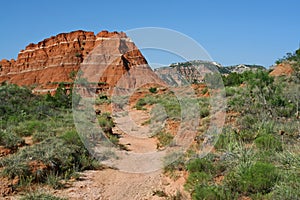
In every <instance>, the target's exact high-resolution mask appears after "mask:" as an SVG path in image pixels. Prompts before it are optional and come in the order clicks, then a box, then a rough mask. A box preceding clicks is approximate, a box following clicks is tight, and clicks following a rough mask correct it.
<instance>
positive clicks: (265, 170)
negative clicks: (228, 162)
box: [226, 162, 279, 195]
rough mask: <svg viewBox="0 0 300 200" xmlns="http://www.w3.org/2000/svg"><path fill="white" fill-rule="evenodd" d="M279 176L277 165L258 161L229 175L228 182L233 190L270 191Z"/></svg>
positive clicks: (245, 192) (241, 191)
mask: <svg viewBox="0 0 300 200" xmlns="http://www.w3.org/2000/svg"><path fill="white" fill-rule="evenodd" d="M278 178H279V174H278V171H277V170H276V167H275V166H274V165H272V164H270V163H263V162H256V163H254V164H253V165H251V166H250V167H240V168H239V170H237V171H234V172H232V173H230V174H228V175H227V177H226V181H227V182H226V183H227V185H228V187H229V188H230V189H231V191H233V192H239V193H243V194H247V195H249V194H256V193H261V194H266V193H269V192H270V191H271V190H272V188H273V187H274V185H275V184H276V182H277V180H278Z"/></svg>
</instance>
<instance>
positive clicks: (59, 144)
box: [0, 132, 94, 182]
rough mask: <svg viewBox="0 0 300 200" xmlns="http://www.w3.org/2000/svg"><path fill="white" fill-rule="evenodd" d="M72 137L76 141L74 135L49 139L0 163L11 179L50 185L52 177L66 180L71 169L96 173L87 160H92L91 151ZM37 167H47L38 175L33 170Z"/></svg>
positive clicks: (37, 171) (41, 169)
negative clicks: (40, 165) (47, 182)
mask: <svg viewBox="0 0 300 200" xmlns="http://www.w3.org/2000/svg"><path fill="white" fill-rule="evenodd" d="M71 134H72V135H73V136H74V137H76V135H75V133H74V132H72V133H70V132H68V133H66V134H65V135H64V136H63V137H62V138H54V137H52V138H48V139H45V140H44V141H42V142H41V143H39V144H36V145H33V146H30V147H26V148H24V149H22V150H20V151H18V152H17V153H16V154H14V155H13V156H10V157H8V158H5V159H3V160H2V161H1V163H0V165H1V166H3V167H4V170H3V175H5V176H8V177H9V178H14V177H16V176H18V177H20V178H21V177H22V178H25V179H26V178H33V181H35V182H46V181H47V177H48V176H49V175H51V174H52V175H53V174H55V175H56V176H60V177H62V176H63V174H64V173H65V172H67V171H69V170H70V169H71V170H84V169H93V168H94V166H93V165H92V164H93V161H92V159H91V158H90V159H89V160H90V161H89V162H88V163H87V162H86V160H84V159H83V158H86V157H87V156H88V152H87V150H86V149H85V148H84V147H83V145H82V143H81V144H80V142H79V141H78V139H70V138H69V136H70V135H71ZM83 160H84V162H83ZM33 163H42V164H43V165H44V166H45V167H43V168H40V169H38V170H36V171H34V170H30V169H31V168H32V167H33Z"/></svg>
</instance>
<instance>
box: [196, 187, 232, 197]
mask: <svg viewBox="0 0 300 200" xmlns="http://www.w3.org/2000/svg"><path fill="white" fill-rule="evenodd" d="M192 199H193V200H202V199H205V200H216V199H220V200H221V199H222V200H234V199H237V195H236V194H235V193H232V192H231V191H229V190H227V189H225V188H223V187H222V186H214V185H211V186H210V185H198V186H196V188H195V191H194V193H193V194H192Z"/></svg>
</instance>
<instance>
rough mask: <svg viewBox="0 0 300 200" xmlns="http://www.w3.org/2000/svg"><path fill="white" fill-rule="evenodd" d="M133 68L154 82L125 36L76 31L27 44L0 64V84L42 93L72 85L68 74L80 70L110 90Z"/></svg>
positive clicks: (139, 55) (136, 51)
mask: <svg viewBox="0 0 300 200" xmlns="http://www.w3.org/2000/svg"><path fill="white" fill-rule="evenodd" d="M91 65H94V66H95V65H96V66H97V67H91ZM135 66H141V67H139V68H144V72H143V74H141V75H148V76H150V77H153V79H156V78H157V77H156V76H155V74H154V73H153V71H152V70H151V68H150V67H149V66H148V65H147V61H146V60H145V58H144V56H143V55H142V54H141V52H140V51H139V50H138V48H137V47H136V46H135V44H134V43H133V42H132V41H131V40H130V39H129V38H128V37H127V36H126V34H125V33H123V32H120V33H119V32H108V31H101V32H100V33H98V34H97V35H95V34H94V33H93V32H87V31H81V30H80V31H74V32H70V33H61V34H58V35H56V36H52V37H50V38H48V39H45V40H43V41H41V42H39V43H38V44H29V45H28V46H27V47H26V48H25V50H21V51H20V53H19V54H18V58H17V60H10V61H8V60H2V61H0V83H1V82H4V81H7V82H9V83H14V84H17V85H25V86H33V87H34V91H35V92H41V93H44V92H47V91H51V90H52V91H53V90H55V89H56V88H57V86H58V83H59V82H72V81H73V80H72V79H71V77H70V73H71V72H72V71H75V72H77V71H78V70H79V68H80V67H82V68H83V69H84V72H85V76H87V77H89V76H90V77H91V78H89V79H95V80H91V81H94V82H102V83H103V82H105V83H106V84H107V86H108V87H112V86H115V85H116V84H117V83H118V81H119V80H120V78H121V77H122V76H124V74H125V73H127V72H129V71H130V70H133V68H134V67H135ZM87 67H88V68H87ZM95 74H98V75H99V76H95ZM96 79H97V80H96ZM132 81H135V82H136V81H137V80H132ZM154 81H155V80H154ZM157 81H159V80H157ZM127 82H128V81H127ZM128 84H133V85H134V84H135V83H134V82H130V83H129V82H128Z"/></svg>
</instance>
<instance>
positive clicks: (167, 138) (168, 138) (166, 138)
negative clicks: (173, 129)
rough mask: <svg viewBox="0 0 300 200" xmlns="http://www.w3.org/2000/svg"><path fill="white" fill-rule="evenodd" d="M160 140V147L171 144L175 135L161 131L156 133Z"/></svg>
mask: <svg viewBox="0 0 300 200" xmlns="http://www.w3.org/2000/svg"><path fill="white" fill-rule="evenodd" d="M155 136H156V137H157V139H158V141H159V144H158V145H159V147H165V146H168V145H170V144H171V142H172V140H173V138H174V136H173V135H172V134H170V133H167V132H165V131H160V132H159V133H157V134H156V135H155Z"/></svg>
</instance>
